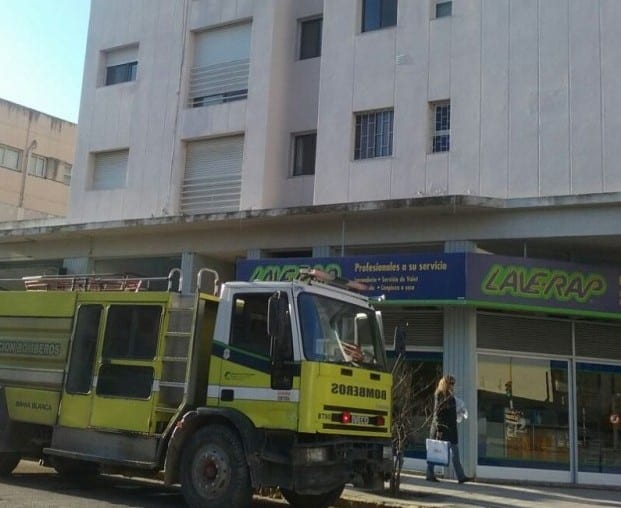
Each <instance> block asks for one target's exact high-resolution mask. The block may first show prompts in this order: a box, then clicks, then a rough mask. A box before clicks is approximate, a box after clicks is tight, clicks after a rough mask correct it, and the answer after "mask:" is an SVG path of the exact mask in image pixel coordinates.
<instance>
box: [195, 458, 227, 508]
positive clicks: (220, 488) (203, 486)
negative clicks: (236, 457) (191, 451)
mask: <svg viewBox="0 0 621 508" xmlns="http://www.w3.org/2000/svg"><path fill="white" fill-rule="evenodd" d="M192 481H193V483H194V485H195V486H196V490H197V491H198V492H200V494H201V496H202V497H204V498H206V499H215V498H219V497H221V496H223V495H225V493H226V490H227V488H228V486H229V483H230V482H231V467H230V465H229V460H228V457H227V455H226V454H225V453H224V451H223V450H222V449H221V448H220V447H218V446H206V447H204V448H202V449H201V450H200V451H198V452H197V453H196V455H195V458H194V461H193V464H192Z"/></svg>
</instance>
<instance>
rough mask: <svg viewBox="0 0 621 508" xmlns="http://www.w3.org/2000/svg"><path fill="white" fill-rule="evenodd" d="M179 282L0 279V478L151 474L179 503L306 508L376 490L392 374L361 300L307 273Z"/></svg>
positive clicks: (375, 320)
mask: <svg viewBox="0 0 621 508" xmlns="http://www.w3.org/2000/svg"><path fill="white" fill-rule="evenodd" d="M182 278H183V277H182V274H181V271H180V270H179V269H173V270H171V272H170V274H168V276H166V277H160V278H157V277H154V278H141V277H136V276H129V275H123V276H113V275H73V276H36V277H24V278H23V279H21V281H20V283H21V284H23V286H21V287H20V288H14V287H10V285H9V283H8V282H7V281H6V280H5V281H0V287H1V288H2V290H0V475H8V474H10V473H11V472H12V471H13V470H14V469H15V467H16V466H17V464H18V463H19V461H20V460H21V459H22V458H25V459H31V460H39V461H40V462H41V463H42V464H44V465H47V466H50V467H53V468H54V469H55V470H56V471H57V472H58V473H59V474H63V475H69V476H74V477H78V476H84V475H94V474H124V475H128V476H136V477H139V476H145V477H153V478H159V479H161V480H162V481H163V482H164V483H165V484H166V485H180V486H181V487H180V488H181V492H182V494H183V496H184V498H185V500H186V502H187V504H188V505H189V506H190V507H192V508H198V507H206V506H209V507H210V508H220V507H221V508H224V507H226V508H230V507H234V508H235V507H245V506H249V505H250V504H251V502H252V496H253V493H254V492H255V491H256V490H257V489H266V488H270V489H272V488H278V489H280V492H281V493H282V495H283V497H284V498H285V499H286V500H287V501H288V502H289V503H290V504H291V505H293V506H296V507H302V508H306V507H307V508H310V507H312V508H322V507H327V506H330V505H331V504H333V503H334V502H335V501H336V500H337V499H338V498H339V497H340V495H341V492H342V490H343V488H344V486H345V485H346V484H348V483H352V484H354V485H360V486H366V487H370V488H377V487H378V486H383V481H384V480H385V479H386V477H387V474H388V473H389V471H390V464H391V460H390V459H391V455H392V449H391V441H390V434H391V432H390V429H391V385H392V378H391V374H390V372H389V370H388V368H387V361H386V354H385V349H384V341H383V338H382V326H381V317H380V316H379V314H378V313H376V312H375V310H374V309H373V306H372V305H371V303H372V302H369V301H368V299H367V298H366V297H364V296H362V295H361V294H359V293H357V292H355V291H352V287H344V286H346V285H343V284H336V283H335V282H336V281H334V280H332V278H331V277H330V276H329V275H327V274H322V273H321V272H317V271H314V270H307V271H302V272H301V276H300V278H298V279H296V280H293V281H287V282H226V283H223V284H222V283H221V282H220V280H219V277H218V274H217V273H216V272H215V271H213V270H209V269H202V270H201V271H200V272H199V273H198V276H197V281H196V287H197V289H196V291H195V292H192V293H190V294H186V293H182V292H181V287H182ZM205 286H208V287H205ZM350 286H351V283H350Z"/></svg>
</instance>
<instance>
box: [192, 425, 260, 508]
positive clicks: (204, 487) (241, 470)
mask: <svg viewBox="0 0 621 508" xmlns="http://www.w3.org/2000/svg"><path fill="white" fill-rule="evenodd" d="M180 478H181V492H182V493H183V497H184V498H185V500H186V502H187V503H188V505H189V506H190V508H205V507H207V506H208V507H209V508H246V507H249V506H250V504H251V502H252V485H251V483H250V470H249V469H248V463H247V462H246V455H245V453H244V448H243V446H242V444H241V442H240V441H239V439H238V437H237V435H236V434H235V433H234V432H233V431H231V430H230V429H228V428H227V427H224V426H223V425H209V426H207V427H203V428H202V429H200V430H199V431H197V432H196V434H194V435H193V436H192V437H191V438H190V439H189V441H188V443H187V444H186V445H185V447H184V449H183V453H182V455H181V470H180Z"/></svg>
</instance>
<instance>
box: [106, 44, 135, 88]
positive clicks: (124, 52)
mask: <svg viewBox="0 0 621 508" xmlns="http://www.w3.org/2000/svg"><path fill="white" fill-rule="evenodd" d="M105 56H106V76H105V81H104V82H105V85H106V86H109V85H116V84H117V83H125V82H127V81H136V73H137V71H138V46H127V47H124V48H118V49H113V50H109V51H106V52H105Z"/></svg>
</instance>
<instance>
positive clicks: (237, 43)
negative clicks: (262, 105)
mask: <svg viewBox="0 0 621 508" xmlns="http://www.w3.org/2000/svg"><path fill="white" fill-rule="evenodd" d="M250 28H251V24H250V23H244V24H240V25H232V26H226V27H222V28H216V29H213V30H204V31H202V32H197V33H196V34H195V36H194V64H193V67H192V70H191V72H190V90H189V94H188V99H189V104H188V106H189V107H191V108H197V107H201V106H209V105H211V104H221V103H223V102H231V101H236V100H241V99H245V98H246V97H247V96H248V72H249V68H250Z"/></svg>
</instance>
